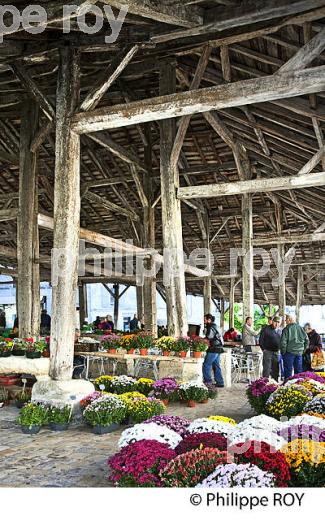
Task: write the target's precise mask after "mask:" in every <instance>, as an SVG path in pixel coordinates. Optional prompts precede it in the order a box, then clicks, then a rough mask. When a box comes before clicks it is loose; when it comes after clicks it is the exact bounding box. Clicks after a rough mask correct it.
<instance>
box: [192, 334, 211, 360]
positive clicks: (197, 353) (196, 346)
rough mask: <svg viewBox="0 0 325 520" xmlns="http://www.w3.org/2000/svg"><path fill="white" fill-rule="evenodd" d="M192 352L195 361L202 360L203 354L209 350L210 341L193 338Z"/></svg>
mask: <svg viewBox="0 0 325 520" xmlns="http://www.w3.org/2000/svg"><path fill="white" fill-rule="evenodd" d="M191 347H192V350H193V357H194V358H195V359H200V358H201V357H202V353H204V352H206V351H207V350H208V348H209V341H208V340H207V339H204V338H200V337H199V336H198V337H194V338H192V345H191Z"/></svg>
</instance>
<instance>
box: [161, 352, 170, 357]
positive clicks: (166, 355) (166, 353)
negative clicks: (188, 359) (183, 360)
mask: <svg viewBox="0 0 325 520" xmlns="http://www.w3.org/2000/svg"><path fill="white" fill-rule="evenodd" d="M162 354H163V356H164V357H169V356H170V352H169V351H168V350H164V351H163V353H162Z"/></svg>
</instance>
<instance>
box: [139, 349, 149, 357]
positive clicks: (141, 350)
mask: <svg viewBox="0 0 325 520" xmlns="http://www.w3.org/2000/svg"><path fill="white" fill-rule="evenodd" d="M147 355H148V349H147V348H140V356H147Z"/></svg>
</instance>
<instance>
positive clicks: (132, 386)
mask: <svg viewBox="0 0 325 520" xmlns="http://www.w3.org/2000/svg"><path fill="white" fill-rule="evenodd" d="M136 389H137V388H136V379H134V378H133V377H129V376H117V377H114V378H113V379H112V381H111V383H110V392H112V393H113V394H124V393H126V392H132V391H133V390H136Z"/></svg>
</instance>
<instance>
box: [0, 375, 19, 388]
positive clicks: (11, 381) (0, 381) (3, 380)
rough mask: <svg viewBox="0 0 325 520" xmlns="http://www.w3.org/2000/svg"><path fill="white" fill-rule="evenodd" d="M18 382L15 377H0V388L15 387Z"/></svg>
mask: <svg viewBox="0 0 325 520" xmlns="http://www.w3.org/2000/svg"><path fill="white" fill-rule="evenodd" d="M19 382H20V378H19V377H17V376H15V375H11V376H3V375H1V376H0V386H13V385H17V384H18V383H19Z"/></svg>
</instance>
